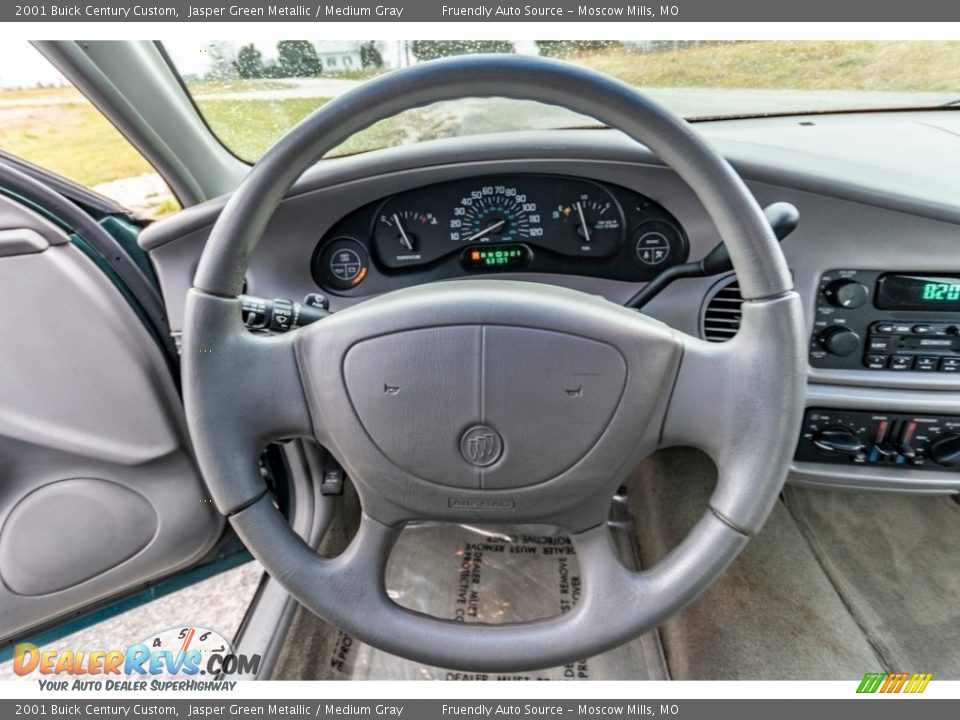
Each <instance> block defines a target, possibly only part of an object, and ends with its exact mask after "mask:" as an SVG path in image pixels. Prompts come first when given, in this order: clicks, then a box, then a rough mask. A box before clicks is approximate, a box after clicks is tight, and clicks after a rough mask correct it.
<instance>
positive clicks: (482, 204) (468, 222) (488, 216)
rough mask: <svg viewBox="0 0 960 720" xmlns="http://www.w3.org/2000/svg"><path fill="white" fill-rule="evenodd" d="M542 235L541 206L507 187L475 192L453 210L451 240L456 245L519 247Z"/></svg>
mask: <svg viewBox="0 0 960 720" xmlns="http://www.w3.org/2000/svg"><path fill="white" fill-rule="evenodd" d="M542 235H543V228H542V227H541V226H540V212H539V210H538V209H537V203H536V202H534V201H532V200H530V199H528V198H527V196H526V194H525V193H522V192H520V191H519V190H518V189H517V188H516V187H510V186H507V185H484V186H482V187H479V188H477V189H475V190H472V191H471V192H470V194H469V195H466V196H464V197H462V198H461V199H460V202H459V203H457V205H456V206H455V207H454V208H453V217H452V218H451V219H450V240H452V241H453V242H456V243H475V242H512V243H515V242H523V241H524V240H529V239H531V238H539V237H541V236H542Z"/></svg>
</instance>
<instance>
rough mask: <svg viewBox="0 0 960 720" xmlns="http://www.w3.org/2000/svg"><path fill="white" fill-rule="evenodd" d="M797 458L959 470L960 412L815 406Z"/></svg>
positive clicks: (805, 422)
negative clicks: (900, 411) (846, 408)
mask: <svg viewBox="0 0 960 720" xmlns="http://www.w3.org/2000/svg"><path fill="white" fill-rule="evenodd" d="M796 459H797V460H800V461H803V462H817V463H834V464H841V465H877V466H884V467H889V468H912V469H915V470H932V471H939V472H955V473H960V416H956V415H920V414H912V413H885V412H871V411H867V410H833V409H813V408H811V409H808V410H807V412H806V415H805V417H804V420H803V430H802V432H801V435H800V442H799V444H798V445H797V453H796Z"/></svg>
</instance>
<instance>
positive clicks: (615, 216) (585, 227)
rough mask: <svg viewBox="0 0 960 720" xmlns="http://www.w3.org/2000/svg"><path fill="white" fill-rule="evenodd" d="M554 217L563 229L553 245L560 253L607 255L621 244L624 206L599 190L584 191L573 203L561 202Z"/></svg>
mask: <svg viewBox="0 0 960 720" xmlns="http://www.w3.org/2000/svg"><path fill="white" fill-rule="evenodd" d="M551 217H552V218H553V220H555V221H557V222H559V223H560V225H561V227H562V228H563V230H562V232H561V233H559V234H558V238H559V240H558V242H557V243H556V245H555V246H554V247H553V249H555V250H557V251H559V252H574V253H576V254H578V255H579V254H583V255H597V256H599V255H606V254H608V253H611V252H613V251H614V250H615V249H616V248H617V247H618V246H619V244H620V241H621V239H622V237H623V215H622V212H621V210H620V206H619V205H617V203H616V202H615V201H614V200H613V199H612V198H610V197H608V196H606V195H601V194H600V193H599V192H584V193H582V194H580V195H578V196H577V197H576V198H575V199H572V200H571V201H570V202H564V203H561V204H560V205H558V206H557V207H556V209H554V210H553V212H552V214H551ZM573 243H575V245H574V244H573Z"/></svg>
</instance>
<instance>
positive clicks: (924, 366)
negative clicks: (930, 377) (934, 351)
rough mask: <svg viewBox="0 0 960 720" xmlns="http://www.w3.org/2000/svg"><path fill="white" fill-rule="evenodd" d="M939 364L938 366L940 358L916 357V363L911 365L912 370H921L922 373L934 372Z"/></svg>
mask: <svg viewBox="0 0 960 720" xmlns="http://www.w3.org/2000/svg"><path fill="white" fill-rule="evenodd" d="M939 364H940V358H936V357H918V358H917V361H916V363H914V365H913V369H914V370H921V371H923V372H936V370H937V367H938V366H939Z"/></svg>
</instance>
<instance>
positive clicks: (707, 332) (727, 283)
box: [700, 275, 743, 342]
mask: <svg viewBox="0 0 960 720" xmlns="http://www.w3.org/2000/svg"><path fill="white" fill-rule="evenodd" d="M742 304H743V298H742V297H741V296H740V285H739V283H738V282H737V277H736V275H730V276H729V277H727V278H724V279H723V280H721V281H720V282H719V283H717V284H716V285H714V286H713V287H712V288H711V289H710V294H709V295H708V296H707V302H706V305H705V307H704V310H703V317H702V318H701V321H700V332H701V334H702V335H703V337H704V339H706V340H709V341H710V342H726V341H727V340H729V339H730V338H732V337H733V336H734V335H736V334H737V330H739V329H740V316H741V312H740V306H741V305H742Z"/></svg>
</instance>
